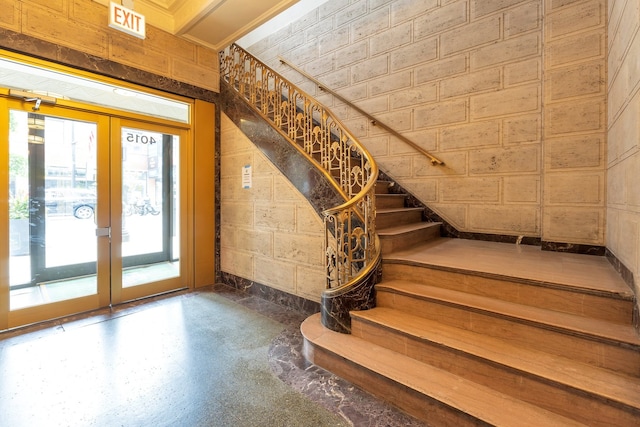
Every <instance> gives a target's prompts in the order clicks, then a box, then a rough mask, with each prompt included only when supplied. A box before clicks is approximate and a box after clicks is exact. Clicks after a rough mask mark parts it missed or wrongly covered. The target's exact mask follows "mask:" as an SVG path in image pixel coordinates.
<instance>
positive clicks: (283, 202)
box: [220, 114, 325, 302]
mask: <svg viewBox="0 0 640 427" xmlns="http://www.w3.org/2000/svg"><path fill="white" fill-rule="evenodd" d="M245 165H251V168H252V172H253V174H252V182H253V185H252V187H251V188H250V189H245V188H243V187H242V168H243V167H244V166H245ZM220 181H221V182H220V192H221V212H220V214H221V236H220V249H221V250H220V252H221V260H220V266H221V269H222V271H224V272H227V273H231V274H234V275H236V276H240V277H243V278H245V279H249V280H253V281H256V282H258V283H261V284H263V285H267V286H270V287H273V288H276V289H279V290H282V291H285V292H288V293H290V294H293V295H297V296H300V297H303V298H306V299H309V300H312V301H316V302H319V301H320V295H321V292H322V290H323V289H324V287H325V276H324V256H323V254H324V226H323V224H322V221H321V220H320V218H319V217H318V215H317V214H316V212H315V210H314V209H313V208H312V207H311V205H310V204H309V203H308V202H307V200H306V199H305V198H304V197H303V196H302V195H301V194H300V193H299V192H298V191H297V190H296V189H295V187H294V186H293V185H292V184H291V183H290V182H289V181H288V180H287V179H286V178H285V177H284V176H283V175H282V173H280V171H278V170H277V169H276V168H275V166H273V164H272V163H271V162H270V161H269V160H268V159H266V158H265V157H264V155H263V154H262V153H261V152H260V151H259V150H258V149H257V148H256V147H255V145H253V144H252V143H251V141H249V140H248V139H247V137H246V136H245V135H244V133H242V131H241V130H240V129H238V128H237V127H236V126H235V125H234V124H233V122H232V121H231V120H229V119H228V118H227V117H226V116H225V115H224V114H223V115H222V120H221V179H220Z"/></svg>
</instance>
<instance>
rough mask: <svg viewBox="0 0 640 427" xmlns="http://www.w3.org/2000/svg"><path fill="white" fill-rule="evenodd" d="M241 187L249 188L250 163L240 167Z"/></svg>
mask: <svg viewBox="0 0 640 427" xmlns="http://www.w3.org/2000/svg"><path fill="white" fill-rule="evenodd" d="M242 188H251V165H244V166H243V167H242Z"/></svg>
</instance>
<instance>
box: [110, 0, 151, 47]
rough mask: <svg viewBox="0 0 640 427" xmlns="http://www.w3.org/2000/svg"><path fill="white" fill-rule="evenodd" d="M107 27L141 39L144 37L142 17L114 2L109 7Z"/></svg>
mask: <svg viewBox="0 0 640 427" xmlns="http://www.w3.org/2000/svg"><path fill="white" fill-rule="evenodd" d="M109 26H110V27H111V28H114V29H116V30H119V31H123V32H125V33H127V34H130V35H132V36H135V37H139V38H141V39H144V38H145V37H146V34H145V23H144V15H141V14H139V13H136V12H134V11H133V10H131V9H127V8H126V7H124V6H121V5H119V4H117V3H114V2H111V3H110V5H109Z"/></svg>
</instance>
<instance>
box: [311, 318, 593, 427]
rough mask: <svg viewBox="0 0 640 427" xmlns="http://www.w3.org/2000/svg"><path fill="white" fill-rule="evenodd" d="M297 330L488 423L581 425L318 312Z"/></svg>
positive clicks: (312, 340)
mask: <svg viewBox="0 0 640 427" xmlns="http://www.w3.org/2000/svg"><path fill="white" fill-rule="evenodd" d="M301 331H302V334H303V335H304V337H305V339H306V340H308V341H309V342H311V343H312V344H314V345H315V346H318V347H321V348H323V349H325V350H326V351H329V352H331V353H334V354H336V355H338V356H340V357H343V358H345V359H347V360H350V361H352V362H353V363H356V364H357V365H359V366H362V367H363V368H365V369H367V370H370V371H373V372H376V373H378V374H379V375H382V376H384V377H386V378H389V379H391V380H393V381H395V382H397V383H399V384H402V385H404V386H406V387H408V388H411V389H413V390H416V391H417V392H419V393H421V394H424V395H425V396H428V397H430V398H432V399H435V400H437V401H440V402H442V403H444V404H446V405H448V406H450V407H453V408H457V409H458V410H460V411H462V412H464V413H467V414H469V415H471V416H473V417H475V418H477V419H480V420H482V421H484V422H486V423H489V424H490V425H495V426H501V425H503V426H516V425H539V426H550V425H553V426H564V425H566V426H582V425H583V424H581V423H578V422H576V421H573V420H570V419H568V418H565V417H563V416H560V415H557V414H554V413H552V412H550V411H547V410H545V409H542V408H540V407H537V406H535V405H531V404H529V403H526V402H523V401H521V400H518V399H514V398H512V397H510V396H508V395H505V394H503V393H500V392H497V391H495V390H492V389H490V388H488V387H485V386H482V385H480V384H477V383H474V382H472V381H468V380H465V379H464V378H462V377H460V376H457V375H455V374H452V373H450V372H447V371H444V370H441V369H438V368H436V367H433V366H430V365H427V364H425V363H422V362H419V361H417V360H415V359H412V358H410V357H407V356H403V355H401V354H400V353H397V352H395V351H393V350H389V349H386V348H383V347H380V346H378V345H375V344H372V343H370V342H367V341H365V340H362V339H360V338H357V337H354V336H351V335H347V334H340V333H338V332H333V331H330V330H328V329H326V328H324V327H323V326H322V324H321V323H320V314H315V315H313V316H311V317H309V318H307V319H306V320H305V321H304V322H303V323H302V325H301ZM496 408H500V410H496Z"/></svg>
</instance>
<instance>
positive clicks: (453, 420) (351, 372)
mask: <svg viewBox="0 0 640 427" xmlns="http://www.w3.org/2000/svg"><path fill="white" fill-rule="evenodd" d="M303 352H304V356H305V357H306V359H307V360H308V361H310V362H311V363H313V364H315V365H317V366H321V367H323V368H324V369H326V370H328V371H330V372H331V373H333V374H335V375H337V376H339V377H341V378H343V379H345V380H347V381H349V382H351V383H352V384H354V385H356V386H358V387H360V388H362V389H363V390H367V391H368V392H369V393H371V394H373V395H374V396H377V397H378V398H380V399H383V400H385V401H387V402H389V403H391V404H393V405H395V406H397V407H398V408H400V409H402V410H403V411H405V412H406V413H408V414H410V415H412V416H414V417H416V418H417V419H419V420H421V421H423V422H424V423H428V424H429V425H437V426H450V427H458V426H460V427H464V426H489V425H490V424H487V423H484V422H482V421H480V420H478V419H476V418H474V417H471V416H469V415H468V414H465V413H464V412H461V411H459V410H457V409H455V408H451V407H449V406H448V405H445V404H443V403H442V402H439V401H438V400H435V399H433V398H430V397H428V396H425V395H423V394H421V393H418V392H417V391H415V390H412V389H410V388H408V387H406V386H404V385H402V384H399V383H397V382H396V381H393V380H391V379H389V378H386V377H384V376H382V375H380V374H378V373H376V372H374V371H372V370H370V369H367V368H364V367H362V366H360V365H358V364H355V363H353V362H351V361H349V360H347V359H345V358H343V357H341V356H338V355H336V354H335V353H333V352H331V351H327V350H325V349H324V348H322V347H318V346H314V345H313V344H312V343H310V342H308V341H307V340H306V339H305V341H304V349H303Z"/></svg>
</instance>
